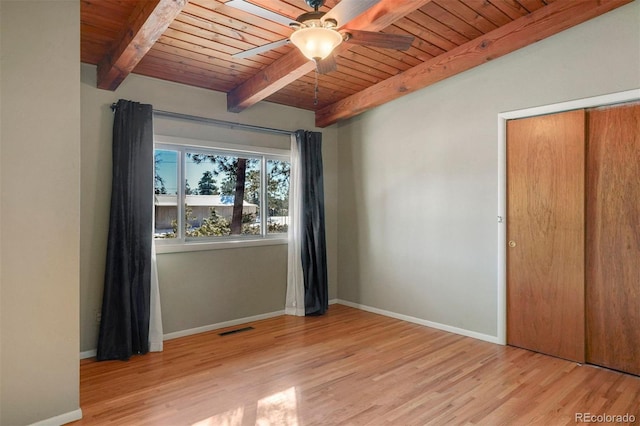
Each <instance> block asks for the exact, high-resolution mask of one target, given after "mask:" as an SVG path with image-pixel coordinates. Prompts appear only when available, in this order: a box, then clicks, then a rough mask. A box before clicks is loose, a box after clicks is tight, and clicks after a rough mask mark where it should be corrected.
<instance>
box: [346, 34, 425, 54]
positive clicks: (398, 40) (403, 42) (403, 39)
mask: <svg viewBox="0 0 640 426" xmlns="http://www.w3.org/2000/svg"><path fill="white" fill-rule="evenodd" d="M345 34H346V37H345V41H346V42H348V43H352V44H358V45H361V46H369V47H382V48H385V49H397V50H407V49H408V48H409V47H411V43H413V39H414V37H413V36H410V35H401V34H386V33H377V32H373V31H359V30H347V31H345Z"/></svg>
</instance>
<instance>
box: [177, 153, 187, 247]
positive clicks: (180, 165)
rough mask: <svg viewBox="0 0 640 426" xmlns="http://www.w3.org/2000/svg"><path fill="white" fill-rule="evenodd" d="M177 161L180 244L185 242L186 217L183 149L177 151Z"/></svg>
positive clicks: (184, 156)
mask: <svg viewBox="0 0 640 426" xmlns="http://www.w3.org/2000/svg"><path fill="white" fill-rule="evenodd" d="M178 152H179V154H178V156H179V159H178V182H179V185H178V239H179V240H180V241H182V242H184V241H186V239H187V236H186V233H185V222H184V220H185V215H186V211H185V204H186V202H187V201H186V198H185V190H184V187H185V184H186V175H185V169H186V165H185V161H186V155H185V150H184V148H182V149H180V150H179V151H178Z"/></svg>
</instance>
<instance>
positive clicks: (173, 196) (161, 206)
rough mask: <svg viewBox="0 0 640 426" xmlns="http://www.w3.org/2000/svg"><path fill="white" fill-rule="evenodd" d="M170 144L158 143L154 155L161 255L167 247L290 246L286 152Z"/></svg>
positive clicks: (159, 139) (164, 139) (158, 139)
mask: <svg viewBox="0 0 640 426" xmlns="http://www.w3.org/2000/svg"><path fill="white" fill-rule="evenodd" d="M168 141H173V142H178V140H175V139H174V138H168V137H156V146H155V151H154V160H155V167H154V177H155V185H154V201H155V203H154V204H155V224H154V238H155V239H156V241H157V242H158V243H159V245H158V247H159V251H162V250H161V249H160V247H162V246H163V245H165V246H168V245H170V246H178V245H181V246H193V247H196V249H206V248H215V246H220V245H221V243H233V244H237V243H242V242H245V243H247V244H256V243H260V242H263V243H267V242H270V243H274V242H276V241H280V242H282V241H286V238H287V231H288V227H289V217H288V214H289V177H290V167H291V164H290V159H289V152H288V151H285V150H276V149H266V148H265V149H261V148H256V147H238V146H235V145H232V146H229V145H224V144H220V145H218V146H216V147H215V148H209V147H201V146H197V145H187V144H186V143H184V142H192V143H193V142H197V141H184V140H179V141H180V142H183V143H184V144H183V143H168ZM207 243H210V244H207ZM222 246H225V245H224V244H222ZM193 247H192V248H191V249H193ZM174 248H175V247H174Z"/></svg>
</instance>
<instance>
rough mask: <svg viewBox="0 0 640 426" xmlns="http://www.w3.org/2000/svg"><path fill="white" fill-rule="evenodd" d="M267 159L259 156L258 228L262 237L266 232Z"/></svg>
mask: <svg viewBox="0 0 640 426" xmlns="http://www.w3.org/2000/svg"><path fill="white" fill-rule="evenodd" d="M267 179H268V177H267V159H266V157H265V156H264V155H263V156H262V157H261V158H260V230H261V235H262V236H263V237H264V236H265V235H267V233H268V229H267V214H268V207H269V206H268V205H267V204H268V197H267Z"/></svg>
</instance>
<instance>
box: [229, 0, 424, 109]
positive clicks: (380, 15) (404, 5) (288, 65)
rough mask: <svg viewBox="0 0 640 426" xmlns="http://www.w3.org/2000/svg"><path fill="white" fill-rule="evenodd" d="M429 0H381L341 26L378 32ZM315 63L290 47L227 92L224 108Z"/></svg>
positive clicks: (262, 93) (258, 95) (269, 90)
mask: <svg viewBox="0 0 640 426" xmlns="http://www.w3.org/2000/svg"><path fill="white" fill-rule="evenodd" d="M429 1H431V0H381V1H380V2H379V3H377V4H376V5H374V6H373V7H371V8H370V9H369V10H367V11H366V12H365V13H363V14H361V15H360V16H358V17H356V18H355V19H353V20H351V22H349V23H348V24H347V25H346V26H345V27H344V29H347V30H349V29H353V30H362V31H379V30H382V29H384V28H386V27H388V26H389V25H391V24H393V23H394V22H395V21H397V20H398V19H401V18H403V17H404V16H406V15H408V14H409V13H411V12H413V11H414V10H416V9H419V8H421V7H422V6H424V5H425V4H427V3H429ZM350 48H351V46H350V45H349V44H348V43H343V44H341V45H340V46H338V48H337V49H336V51H335V54H336V55H340V54H341V52H346V51H348V50H349V49H350ZM314 68H315V63H314V62H313V61H310V60H309V59H307V58H306V57H305V56H304V55H302V53H300V51H299V50H298V49H292V50H291V52H289V53H287V54H286V55H284V56H283V57H281V58H280V59H278V60H276V61H275V62H273V63H272V64H271V65H269V66H268V67H266V68H265V69H264V70H262V71H260V72H259V73H257V74H256V75H254V76H253V77H251V78H250V79H249V80H247V81H246V82H244V83H243V84H241V85H240V86H238V87H236V88H235V89H233V90H232V91H231V92H229V93H228V94H227V110H228V111H230V112H240V111H243V110H244V109H246V108H249V107H250V106H252V105H255V104H256V103H258V102H260V101H261V100H263V99H265V98H267V97H269V96H270V95H272V94H274V93H275V92H277V91H278V90H280V89H282V88H283V87H285V86H287V85H288V84H290V83H291V82H293V81H295V80H297V79H298V78H300V77H302V76H303V75H305V74H307V73H309V72H311V71H313V70H314Z"/></svg>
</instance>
